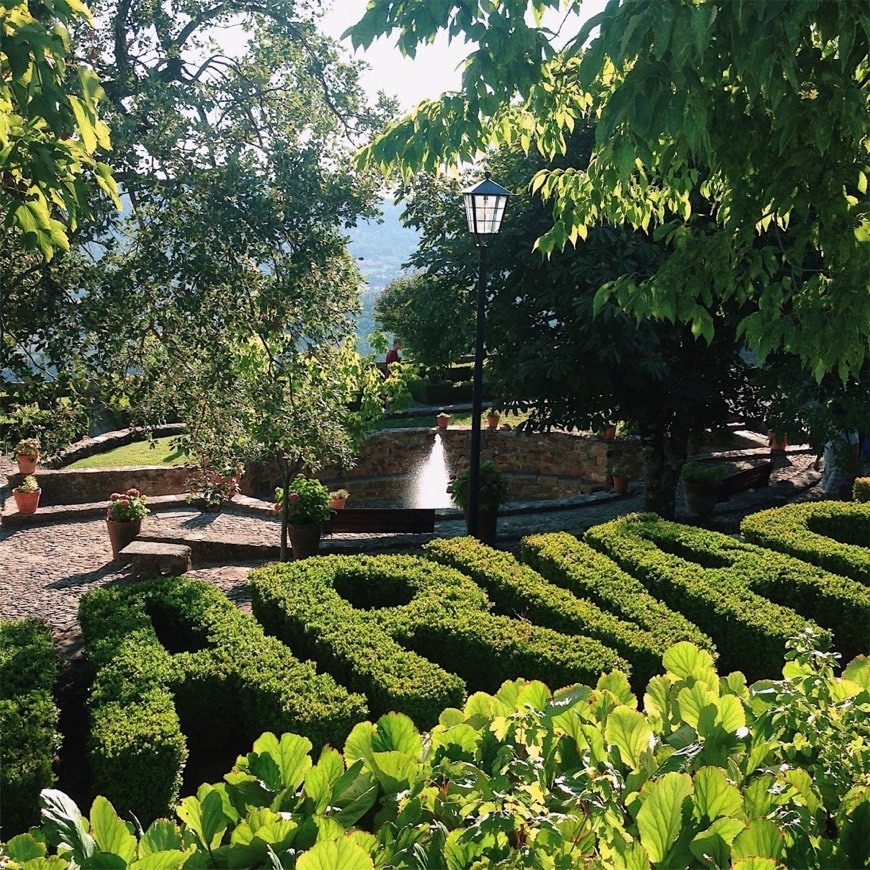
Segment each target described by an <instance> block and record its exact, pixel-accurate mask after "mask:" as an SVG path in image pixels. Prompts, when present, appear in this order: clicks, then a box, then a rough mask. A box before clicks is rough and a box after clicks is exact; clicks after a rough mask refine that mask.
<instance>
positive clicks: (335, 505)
mask: <svg viewBox="0 0 870 870" xmlns="http://www.w3.org/2000/svg"><path fill="white" fill-rule="evenodd" d="M346 504H347V499H346V498H334V499H332V500H331V501H330V502H329V506H330V507H331V508H332V509H333V510H334V511H340V510H343V509H344V506H345V505H346Z"/></svg>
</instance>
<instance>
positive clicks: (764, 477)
mask: <svg viewBox="0 0 870 870" xmlns="http://www.w3.org/2000/svg"><path fill="white" fill-rule="evenodd" d="M772 470H773V463H772V462H762V463H761V464H760V465H756V466H754V467H753V468H745V469H743V471H735V472H734V474H729V475H728V476H727V477H724V478H722V485H721V486H720V488H719V499H718V500H719V501H728V499H729V498H731V496H732V495H736V494H737V493H738V492H743V491H744V490H747V489H761V488H762V487H765V486H768V485H769V483H770V472H771V471H772Z"/></svg>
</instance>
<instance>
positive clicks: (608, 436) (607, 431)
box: [601, 426, 616, 441]
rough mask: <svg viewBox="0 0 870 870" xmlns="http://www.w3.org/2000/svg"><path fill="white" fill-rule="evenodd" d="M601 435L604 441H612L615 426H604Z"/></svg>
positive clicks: (614, 435) (614, 434) (614, 436)
mask: <svg viewBox="0 0 870 870" xmlns="http://www.w3.org/2000/svg"><path fill="white" fill-rule="evenodd" d="M601 437H602V438H603V439H604V440H605V441H613V439H614V438H616V426H605V427H604V432H602V433H601Z"/></svg>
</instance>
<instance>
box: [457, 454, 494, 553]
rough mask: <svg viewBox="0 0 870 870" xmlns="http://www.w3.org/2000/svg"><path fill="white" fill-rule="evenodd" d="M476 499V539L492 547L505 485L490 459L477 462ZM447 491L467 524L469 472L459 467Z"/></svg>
mask: <svg viewBox="0 0 870 870" xmlns="http://www.w3.org/2000/svg"><path fill="white" fill-rule="evenodd" d="M478 483H479V493H480V494H479V496H478V503H477V538H478V540H480V541H481V542H483V543H484V544H494V543H495V536H496V526H497V523H498V509H499V507H501V505H503V504H504V503H505V502H506V501H507V495H508V482H507V478H506V477H505V475H504V474H503V473H502V472H501V471H499V470H498V469H497V468H496V467H495V463H494V462H493V461H492V460H491V459H487V460H486V461H485V462H481V463H480V479H479V481H478ZM447 492H449V493H450V495H451V496H453V501H454V502H455V503H456V505H457V506H458V507H461V508H462V510H463V512H464V513H465V522H466V525H467V523H468V500H469V469H468V468H463V469H462V471H460V472H459V474H457V475H456V477H454V478H453V479H452V480H451V481H450V483H448V484H447Z"/></svg>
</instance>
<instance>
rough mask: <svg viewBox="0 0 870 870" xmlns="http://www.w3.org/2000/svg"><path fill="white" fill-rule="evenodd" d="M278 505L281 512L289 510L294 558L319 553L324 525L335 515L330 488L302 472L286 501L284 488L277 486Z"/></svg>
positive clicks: (294, 482) (288, 524)
mask: <svg viewBox="0 0 870 870" xmlns="http://www.w3.org/2000/svg"><path fill="white" fill-rule="evenodd" d="M275 507H276V509H277V511H278V512H279V513H280V512H281V511H286V514H287V533H288V535H289V536H290V546H291V548H292V550H293V559H294V561H296V560H299V559H307V558H308V557H309V556H316V555H317V551H318V549H319V548H320V533H321V526H322V524H323V523H325V522H326V521H327V520H328V519H329V518H330V517H331V516H332V511H331V509H330V507H329V490H328V489H327V488H326V487H325V486H324V485H323V484H322V483H321V482H320V481H319V480H316V479H315V478H309V477H305V476H304V475H301V474H300V475H297V477H296V478H295V480H294V481H293V482H292V483H291V484H290V493H289V497H288V498H287V502H286V504H285V501H284V490H283V488H282V487H280V486H279V487H277V488H276V489H275Z"/></svg>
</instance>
